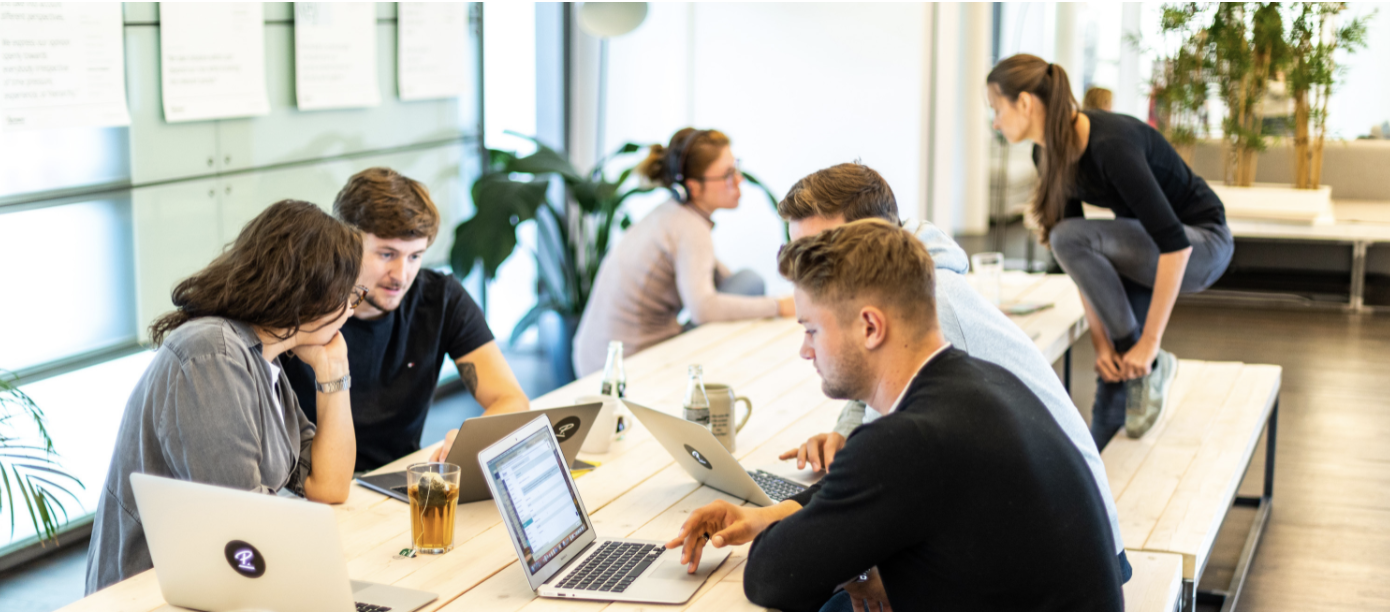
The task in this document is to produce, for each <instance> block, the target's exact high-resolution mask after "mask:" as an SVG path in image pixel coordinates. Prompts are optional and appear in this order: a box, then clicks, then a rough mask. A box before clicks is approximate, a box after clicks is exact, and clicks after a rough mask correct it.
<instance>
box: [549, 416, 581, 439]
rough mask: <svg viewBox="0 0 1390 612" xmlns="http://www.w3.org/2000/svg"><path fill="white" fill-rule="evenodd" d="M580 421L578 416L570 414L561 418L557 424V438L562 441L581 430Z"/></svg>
mask: <svg viewBox="0 0 1390 612" xmlns="http://www.w3.org/2000/svg"><path fill="white" fill-rule="evenodd" d="M579 423H580V421H579V417H577V416H569V417H565V418H563V419H560V422H559V423H556V424H555V439H556V440H559V441H560V442H564V441H565V440H568V439H569V437H570V436H572V435H574V434H575V433H577V432H578V431H579Z"/></svg>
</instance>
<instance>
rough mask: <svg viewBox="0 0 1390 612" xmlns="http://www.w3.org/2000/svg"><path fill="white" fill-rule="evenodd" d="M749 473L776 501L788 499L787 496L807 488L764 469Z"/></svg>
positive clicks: (764, 491)
mask: <svg viewBox="0 0 1390 612" xmlns="http://www.w3.org/2000/svg"><path fill="white" fill-rule="evenodd" d="M748 475H749V476H752V477H753V482H756V483H758V487H760V488H762V490H763V493H767V496H768V497H771V498H772V501H775V502H780V501H786V499H787V498H789V497H791V496H793V495H796V494H797V493H800V492H802V491H805V490H806V487H803V486H801V485H799V484H796V483H794V482H792V481H790V480H787V479H786V478H782V477H781V476H775V475H772V474H769V473H767V472H764V471H762V470H758V471H756V472H748Z"/></svg>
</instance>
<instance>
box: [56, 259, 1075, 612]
mask: <svg viewBox="0 0 1390 612" xmlns="http://www.w3.org/2000/svg"><path fill="white" fill-rule="evenodd" d="M1004 296H1005V299H1006V300H1008V299H1010V298H1012V299H1020V300H1027V301H1052V302H1056V303H1057V306H1055V307H1054V308H1051V309H1048V310H1043V311H1040V312H1037V313H1034V314H1032V315H1028V316H1025V317H1019V318H1017V322H1018V323H1019V325H1020V326H1021V327H1023V329H1024V330H1025V331H1027V332H1028V333H1029V336H1030V337H1032V338H1033V339H1034V341H1035V342H1036V343H1037V345H1038V347H1039V349H1040V350H1042V351H1043V352H1044V354H1046V355H1048V357H1049V359H1055V358H1056V357H1057V356H1058V355H1061V354H1064V353H1065V352H1066V350H1067V347H1068V346H1069V342H1071V341H1074V340H1075V339H1076V338H1077V337H1079V335H1080V333H1081V332H1084V331H1085V323H1084V318H1082V317H1081V316H1080V315H1079V314H1078V313H1079V308H1080V305H1079V304H1080V303H1079V300H1078V299H1077V298H1076V289H1075V286H1074V285H1072V284H1071V281H1070V280H1068V279H1066V278H1065V277H1044V276H1040V275H1035V276H1026V277H1025V276H1023V275H1015V274H1008V275H1005V282H1004ZM1068 313H1071V314H1070V315H1068ZM802 334H803V332H802V328H801V326H799V325H797V324H796V322H795V321H792V320H790V319H776V320H759V321H744V322H737V323H718V324H709V325H703V326H701V327H700V328H698V329H696V330H694V331H691V332H688V333H685V334H682V335H680V336H677V337H675V338H673V339H671V340H669V341H667V342H664V343H662V344H660V345H657V346H655V347H652V348H650V349H648V350H646V351H643V352H642V353H640V354H638V355H634V356H633V357H632V358H630V359H628V360H627V364H626V365H627V367H626V369H627V380H628V384H627V394H628V396H629V397H630V398H632V399H633V400H634V401H637V402H640V403H642V404H643V405H646V406H649V407H651V408H655V409H658V410H664V411H667V412H669V413H672V414H677V413H678V411H679V409H680V404H681V399H682V396H683V394H684V392H685V382H686V366H688V365H690V364H701V365H702V366H704V371H705V380H706V381H710V382H721V383H726V384H729V385H732V386H733V387H734V388H735V389H736V390H737V391H738V392H739V394H740V395H746V396H748V397H749V398H751V399H752V401H753V404H754V406H755V409H756V410H755V412H756V416H755V418H753V419H751V420H750V421H749V423H748V425H747V427H745V428H744V430H743V431H742V432H741V433H739V436H738V449H739V450H738V452H737V453H735V454H736V455H737V456H738V458H739V460H740V461H741V462H742V463H744V464H745V465H748V466H750V467H757V466H766V465H768V464H772V463H775V462H776V461H777V459H776V457H777V455H778V454H780V453H781V452H782V451H784V450H787V449H790V448H794V447H796V446H797V445H799V444H800V443H802V442H804V441H805V440H806V439H807V438H808V437H810V436H812V435H814V434H817V433H822V432H825V431H828V430H829V429H830V428H831V427H832V426H833V425H834V423H835V421H836V419H837V417H838V416H839V414H840V409H841V407H842V405H843V401H840V400H831V399H828V398H826V397H825V396H824V395H823V394H822V393H821V390H820V379H819V377H818V376H817V375H816V373H815V370H814V368H813V367H812V366H811V364H810V362H808V361H805V360H802V359H800V357H799V356H798V351H799V349H800V346H801V342H802ZM600 377H601V374H595V375H591V376H587V377H585V378H582V379H580V380H578V381H575V382H574V383H571V384H569V385H566V386H564V387H561V388H559V389H557V390H555V391H553V392H551V393H548V394H546V395H544V396H542V397H539V398H536V399H535V400H534V401H533V402H532V403H533V405H534V406H535V407H538V408H549V407H554V406H562V405H566V404H570V403H572V402H573V400H574V399H575V398H576V397H578V396H581V395H589V394H593V393H594V392H596V391H597V390H598V388H599V382H600V381H599V379H600ZM432 449H433V447H431V448H429V449H424V450H421V451H419V452H417V453H414V454H412V455H410V456H407V457H403V458H401V459H400V460H398V461H396V462H393V463H392V464H390V465H388V466H385V467H383V468H382V470H400V469H403V468H404V466H406V465H407V464H410V463H415V462H418V461H422V460H424V459H425V457H427V456H428V454H429V452H430V451H431V450H432ZM580 457H581V458H583V459H584V460H586V461H590V462H595V463H599V464H601V465H600V467H599V468H598V469H595V470H594V471H592V472H590V473H588V474H586V475H584V476H582V477H580V478H579V479H578V480H577V481H576V484H577V486H578V487H579V491H580V494H581V495H582V496H583V498H584V502H585V504H586V505H587V507H588V509H589V511H590V514H591V518H592V520H593V523H594V526H595V528H596V529H597V530H598V532H599V533H601V534H603V535H606V536H621V537H634V538H646V539H657V540H665V539H669V538H671V537H673V536H674V534H675V533H676V532H677V530H678V528H679V526H680V524H681V523H682V522H683V521H684V520H685V518H686V517H687V516H688V515H689V513H690V511H692V510H694V509H696V508H699V507H700V506H703V505H705V504H707V503H710V502H711V501H714V500H716V499H725V500H728V501H730V502H734V503H742V502H741V501H739V500H737V499H735V498H732V497H729V496H727V495H725V494H723V493H720V492H718V491H715V490H713V489H710V488H707V487H702V486H700V485H699V484H698V483H696V482H695V481H694V480H692V479H691V478H690V477H689V476H688V475H687V474H686V473H685V472H684V471H682V470H681V469H680V467H678V466H677V465H675V463H674V462H673V461H672V459H671V457H670V455H668V454H667V453H666V451H665V450H664V449H663V448H662V447H661V445H660V444H658V443H657V442H656V440H655V439H653V438H652V437H651V435H650V434H649V433H648V432H647V431H646V430H645V429H644V428H642V427H641V426H640V425H638V426H636V427H634V428H633V429H631V430H630V431H629V433H628V434H627V435H626V438H625V439H623V440H621V441H618V442H615V443H614V444H613V446H612V447H611V448H610V449H609V452H607V453H604V454H601V455H593V454H583V453H582V454H581V455H580ZM334 509H335V511H336V516H337V520H338V524H339V530H340V533H341V534H342V542H343V548H344V555H345V557H346V558H347V562H348V572H349V574H350V575H351V576H352V577H353V578H354V579H358V580H368V581H372V582H381V583H388V584H396V585H399V586H404V587H411V588H418V589H423V590H427V591H431V592H434V593H438V594H439V599H438V600H436V601H435V602H434V603H432V604H430V605H429V606H427V607H425V608H424V610H426V611H432V610H448V611H457V612H463V611H469V612H473V611H476V610H498V611H510V610H521V609H527V610H541V609H549V608H558V607H565V608H573V609H592V610H597V609H601V608H611V609H613V610H636V609H640V608H641V606H637V605H633V604H606V603H601V602H578V601H573V600H554V599H537V598H536V597H535V594H534V593H533V592H532V591H531V589H530V588H529V587H528V585H527V584H526V579H525V577H524V576H523V575H522V571H521V569H520V567H519V566H518V565H517V563H516V555H515V553H514V552H513V549H512V546H511V545H510V544H509V543H508V540H507V532H506V529H505V528H504V527H503V526H502V524H501V519H500V517H499V515H498V513H497V508H496V506H495V505H494V503H493V502H492V501H491V500H488V501H483V502H476V503H471V504H464V505H461V506H459V509H458V513H457V520H456V524H455V532H454V534H455V535H454V541H455V549H454V550H453V551H452V552H449V553H448V554H444V555H437V556H435V555H421V556H418V557H416V558H413V559H408V558H402V557H399V556H397V553H398V552H399V551H400V550H401V549H402V548H404V547H406V546H408V545H409V531H410V521H409V518H408V513H407V510H408V506H407V505H406V504H404V503H401V502H399V501H396V500H393V499H390V498H388V497H385V496H383V495H380V494H378V493H375V492H372V491H370V490H367V489H364V488H361V487H356V486H354V487H353V489H352V493H351V495H350V497H349V499H348V501H347V502H346V503H343V504H340V505H338V506H335V507H334ZM746 558H747V547H746V546H744V547H738V548H736V549H735V550H734V553H733V555H732V556H731V557H729V559H728V560H727V561H725V562H724V564H723V565H722V566H720V568H719V569H718V570H717V571H716V572H715V574H714V575H713V576H712V577H711V578H710V580H709V581H708V582H707V583H706V584H705V585H704V586H703V587H702V588H701V589H700V591H699V592H698V593H696V595H695V596H694V597H693V598H692V599H691V601H690V602H688V603H687V604H686V605H685V606H661V608H662V609H664V610H670V609H687V608H688V609H690V610H717V611H719V612H736V611H738V610H754V609H759V608H758V607H757V606H755V605H753V604H752V603H750V602H749V601H748V600H747V599H746V598H745V597H744V595H743V585H742V579H743V567H742V566H743V562H744V560H745V559H746ZM156 609H175V608H172V607H170V606H167V605H165V604H164V602H163V599H162V598H161V596H160V592H159V586H158V583H157V581H156V579H155V574H154V572H153V571H147V572H144V573H141V574H139V575H136V576H134V577H132V578H130V579H128V580H125V581H123V582H121V583H118V584H115V585H112V586H111V587H109V588H107V589H104V590H102V591H100V592H98V593H95V594H93V595H92V596H90V597H88V598H86V599H83V600H81V601H79V602H77V603H74V604H73V605H71V606H68V607H67V608H64V610H69V611H80V610H93V611H97V610H100V611H102V612H108V611H121V612H127V611H128V612H147V611H149V610H156Z"/></svg>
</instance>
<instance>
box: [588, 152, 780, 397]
mask: <svg viewBox="0 0 1390 612" xmlns="http://www.w3.org/2000/svg"><path fill="white" fill-rule="evenodd" d="M637 170H638V172H640V173H641V174H642V175H643V176H645V177H647V178H648V179H649V180H651V181H652V182H653V183H656V184H658V185H661V186H663V187H666V188H667V189H669V190H670V191H671V195H672V199H671V201H669V202H666V203H665V204H662V205H661V206H658V207H657V208H656V209H655V210H653V211H652V212H651V213H649V214H647V216H646V217H644V218H643V219H642V220H641V221H639V222H638V223H636V224H635V225H633V226H632V227H630V228H628V230H627V233H626V234H625V235H624V236H623V239H622V241H620V242H619V243H618V245H617V246H616V247H615V248H614V249H613V250H612V251H609V253H608V256H607V257H606V258H605V259H604V260H603V263H602V264H600V265H599V270H598V278H597V279H595V281H594V288H593V291H592V292H591V293H590V294H589V306H588V308H586V309H585V310H584V316H583V318H581V319H580V322H579V329H578V331H577V332H576V333H575V337H574V371H575V373H576V374H578V375H580V376H584V375H586V374H589V373H591V372H596V371H598V370H600V369H602V368H603V363H604V359H605V358H606V357H607V353H608V343H609V341H612V340H618V341H621V342H622V343H623V351H624V353H626V354H629V355H630V354H632V353H636V352H638V351H640V350H642V349H645V348H647V347H649V346H651V345H653V344H656V343H658V342H661V341H662V340H665V339H667V338H670V337H672V336H675V335H676V334H679V333H681V330H682V326H681V323H680V322H679V321H677V320H676V317H677V315H679V314H680V312H681V310H682V309H688V310H689V311H690V320H691V322H692V323H694V324H696V325H699V324H702V323H710V322H714V321H736V320H741V319H759V318H763V317H772V316H783V317H786V316H792V315H793V314H794V313H795V311H796V309H795V306H793V304H792V299H791V297H790V296H787V297H781V298H771V297H764V296H763V292H764V291H763V282H762V279H761V278H759V277H758V276H757V275H756V274H755V273H753V272H752V271H750V270H744V271H741V272H739V273H737V274H733V273H731V272H730V270H729V269H728V267H726V266H725V265H724V264H722V263H720V262H719V260H718V259H715V257H714V240H713V238H712V237H711V230H713V229H714V221H713V219H712V215H713V214H714V211H716V210H719V209H721V208H726V209H733V208H738V199H739V195H740V194H739V185H740V184H741V183H742V182H743V175H742V174H740V173H739V168H738V160H737V159H735V158H734V154H733V152H732V150H730V148H729V137H728V136H725V135H724V134H723V133H720V132H719V131H717V130H697V129H694V128H685V129H683V130H681V131H679V132H676V134H675V136H672V137H671V143H670V145H669V146H665V147H663V146H661V145H660V144H655V145H652V147H651V152H650V153H649V154H648V156H647V158H646V159H645V160H643V161H642V163H641V164H640V165H638V167H637Z"/></svg>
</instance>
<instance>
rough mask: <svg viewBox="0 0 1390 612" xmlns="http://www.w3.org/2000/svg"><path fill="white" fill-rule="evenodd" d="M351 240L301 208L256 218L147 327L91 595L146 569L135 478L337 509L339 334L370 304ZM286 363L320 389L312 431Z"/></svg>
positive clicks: (98, 537)
mask: <svg viewBox="0 0 1390 612" xmlns="http://www.w3.org/2000/svg"><path fill="white" fill-rule="evenodd" d="M361 263H362V238H361V236H359V235H358V233H357V232H356V230H353V229H352V228H350V227H348V226H347V225H344V224H343V223H341V222H340V221H338V220H337V219H334V218H333V217H332V216H330V215H328V214H327V213H325V212H324V211H322V210H320V209H319V208H318V207H317V206H314V205H313V204H310V203H308V202H299V201H294V200H284V201H281V202H277V203H275V204H273V205H271V206H270V207H269V208H267V209H266V210H265V211H264V212H262V213H261V214H260V215H258V216H257V217H256V218H255V219H253V220H252V221H251V222H250V223H248V224H247V225H246V227H245V228H243V229H242V231H241V235H239V236H237V239H236V241H235V242H233V243H232V244H231V245H230V247H229V248H228V249H227V250H226V251H225V252H223V253H222V254H221V255H219V256H218V257H217V258H216V259H214V260H213V261H212V263H211V264H209V265H208V267H206V268H204V269H203V270H202V271H200V272H198V273H197V274H194V275H193V276H191V277H189V278H187V279H185V280H184V281H183V282H180V283H179V284H178V286H177V287H175V288H174V293H173V302H174V306H176V307H177V308H178V309H177V310H175V311H173V312H171V313H168V314H166V315H164V316H163V317H160V318H159V320H157V321H155V323H154V325H152V326H151V327H150V338H151V340H152V341H153V342H154V344H155V345H156V346H158V347H159V348H158V351H156V353H155V355H154V360H153V361H152V362H151V363H150V367H149V368H148V369H146V370H145V374H144V375H143V376H141V378H140V381H139V382H138V383H137V384H136V386H135V391H134V392H132V393H131V395H130V401H129V402H128V403H127V404H126V410H125V416H124V417H123V418H122V420H121V427H120V430H119V431H118V433H117V435H116V450H115V452H114V454H113V455H114V456H113V457H112V461H111V469H110V471H109V472H108V473H107V476H106V486H105V488H104V490H103V494H102V496H101V501H100V502H99V503H98V506H97V515H96V522H95V524H94V525H93V526H92V541H91V545H90V546H89V547H88V550H87V593H89V594H90V593H92V592H94V591H96V590H98V589H101V588H103V587H105V586H107V585H110V584H112V583H114V582H117V581H120V580H124V579H125V578H128V577H130V576H132V575H134V574H136V573H139V572H141V571H144V570H147V569H149V568H150V567H152V562H151V560H150V553H149V549H148V548H147V547H146V546H145V534H144V527H143V526H142V525H141V523H140V516H139V514H138V512H137V509H136V505H135V497H134V494H133V492H132V490H131V487H130V474H131V473H132V472H141V473H145V474H154V475H157V476H166V477H170V478H179V479H183V480H191V481H196V482H202V483H208V484H215V485H222V486H226V487H231V488H236V489H242V490H248V491H260V492H263V493H269V494H274V493H276V492H277V491H279V490H281V489H287V490H289V491H291V492H293V493H296V494H298V495H302V496H304V497H306V498H308V499H310V500H313V501H319V502H327V503H339V502H342V501H345V500H346V499H347V495H348V489H349V487H350V485H351V481H352V468H353V462H354V459H355V457H356V442H355V441H354V437H353V426H352V411H351V408H350V405H349V401H348V394H347V393H345V392H344V391H346V390H347V389H348V388H349V387H350V385H351V378H350V377H349V376H348V362H347V345H346V344H345V343H344V342H343V338H342V335H341V334H339V333H338V328H339V327H342V325H343V322H344V321H346V320H347V318H348V317H350V316H352V309H353V308H354V307H355V306H356V305H357V304H358V303H359V302H360V301H361V299H362V296H363V295H365V291H364V290H362V289H361V288H360V287H355V286H354V283H355V282H356V280H357V274H358V271H359V268H360V267H361ZM290 351H293V352H294V355H295V356H297V357H298V358H299V359H301V360H303V361H305V362H306V363H308V364H309V365H310V366H312V367H313V369H314V372H315V374H316V378H317V379H318V395H317V399H318V417H319V418H318V426H317V427H315V425H314V424H313V423H311V422H310V421H309V420H308V418H307V417H305V415H304V412H303V411H302V410H300V408H299V401H298V400H297V399H295V394H294V391H293V390H292V389H290V386H289V381H288V379H286V378H285V375H284V374H283V373H282V371H281V367H282V365H281V361H280V356H281V355H284V354H286V353H288V352H290Z"/></svg>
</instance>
